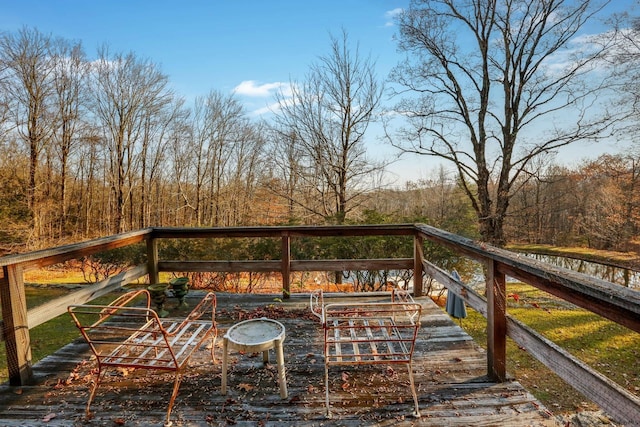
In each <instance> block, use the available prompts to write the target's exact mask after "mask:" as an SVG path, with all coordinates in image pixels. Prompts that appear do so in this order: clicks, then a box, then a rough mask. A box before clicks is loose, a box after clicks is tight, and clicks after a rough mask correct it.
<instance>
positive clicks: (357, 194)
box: [0, 0, 640, 254]
mask: <svg viewBox="0 0 640 427" xmlns="http://www.w3.org/2000/svg"><path fill="white" fill-rule="evenodd" d="M503 3H504V2H501V1H485V0H473V1H471V2H466V3H465V4H464V5H462V4H460V3H456V2H455V1H454V0H413V1H412V2H411V4H410V6H409V7H408V8H407V9H406V10H404V11H403V12H402V13H401V14H399V15H398V16H397V18H396V23H397V27H398V32H397V35H396V40H397V42H398V49H399V51H401V52H403V53H404V54H405V59H404V60H402V61H400V62H399V64H398V65H397V67H396V68H394V70H393V71H392V72H391V74H390V75H389V76H385V77H384V78H381V77H379V76H377V74H376V64H375V61H374V60H373V59H372V58H371V56H370V55H364V54H362V53H361V52H360V50H359V47H358V44H357V43H355V44H354V43H352V42H351V41H350V40H349V36H348V33H347V30H346V29H343V30H342V32H341V33H340V35H339V36H333V35H332V36H331V37H330V43H329V52H328V53H327V54H326V55H321V56H318V59H317V61H316V62H314V63H312V64H311V65H310V66H309V68H308V73H307V74H306V75H305V77H304V78H302V79H301V80H299V81H291V84H290V88H291V91H290V92H284V91H280V92H278V94H277V95H276V101H277V102H278V104H279V105H280V108H279V109H278V110H277V111H274V113H273V117H272V118H271V119H270V120H268V121H267V120H255V119H252V118H251V117H250V116H249V114H248V113H247V112H246V111H245V109H244V108H243V106H242V104H241V102H240V101H239V100H238V98H237V97H236V96H235V95H234V94H225V93H222V92H221V91H219V90H215V89H212V90H211V91H210V92H209V93H207V94H204V95H202V96H198V97H196V99H195V100H194V101H193V102H192V103H189V104H188V103H187V101H186V100H185V99H184V98H183V97H182V96H180V95H179V94H177V93H175V92H174V91H173V90H172V89H171V87H170V84H169V83H170V81H169V78H168V76H167V75H165V74H163V73H162V71H161V70H160V68H159V66H158V65H157V64H155V63H154V62H153V61H151V60H149V59H143V58H140V57H139V56H137V55H136V54H135V53H133V52H129V53H121V52H112V51H111V50H110V48H109V46H108V45H103V46H102V47H100V48H98V49H97V54H96V58H95V59H94V60H89V59H88V57H87V54H86V52H85V51H84V48H83V47H82V43H81V42H77V41H71V40H67V39H63V38H60V37H57V36H54V35H47V34H43V33H42V32H40V31H39V30H37V29H36V28H30V27H23V28H22V29H20V30H18V31H13V32H0V162H1V163H0V219H1V220H2V224H3V226H2V227H0V254H8V253H14V252H21V251H27V250H34V249H40V248H44V247H48V246H52V245H58V244H64V243H69V242H74V241H80V240H85V239H88V238H95V237H100V236H104V235H111V234H116V233H121V232H126V231H130V230H135V229H140V228H144V227H148V226H193V227H204V226H242V225H294V224H305V225H309V224H359V223H405V222H424V223H428V224H430V225H433V226H436V227H439V228H442V229H445V230H448V231H451V232H453V233H457V234H461V235H464V236H467V237H471V238H476V239H480V240H482V241H486V242H488V243H491V244H495V245H498V246H503V245H505V244H506V243H508V242H529V243H546V244H552V245H557V246H572V245H583V246H589V247H593V248H597V249H610V250H619V251H629V250H636V249H637V248H638V247H639V245H640V191H638V183H639V180H640V146H638V144H637V143H632V145H631V149H630V150H629V151H628V152H626V153H624V154H619V155H610V154H607V155H602V156H600V157H598V158H595V159H587V160H584V161H583V162H582V163H581V164H578V165H575V166H572V167H569V166H563V165H559V164H557V163H556V162H555V158H554V153H555V152H556V151H557V150H558V149H559V148H561V147H564V146H567V145H569V144H574V143H579V142H581V141H596V142H597V141H598V140H601V139H605V138H609V139H611V138H614V139H615V138H625V139H626V140H629V141H634V140H635V139H636V135H637V130H638V129H637V120H636V117H637V111H636V104H637V99H638V94H639V93H640V91H639V90H638V89H639V88H638V83H636V81H637V79H636V77H637V72H636V70H637V69H638V67H637V64H638V62H637V61H638V59H640V48H638V46H640V43H638V42H640V37H638V36H639V35H640V33H638V27H637V25H636V23H637V22H636V21H635V20H634V19H632V18H629V17H623V16H619V17H609V18H610V21H609V23H610V24H609V25H610V31H607V32H606V33H604V34H600V35H598V36H592V37H591V38H590V40H589V43H588V44H587V47H584V48H582V49H576V46H575V39H576V38H577V35H578V34H579V31H580V30H581V29H582V28H583V27H584V26H585V25H586V24H587V23H588V22H590V21H591V20H593V19H596V18H598V19H600V18H602V16H601V15H600V14H601V13H602V10H603V9H602V5H601V4H596V3H595V2H592V1H589V0H582V1H577V2H576V1H561V0H556V1H551V2H549V1H545V2H543V1H540V0H534V1H529V2H527V4H528V5H530V7H528V8H525V9H523V8H518V7H517V4H518V3H519V2H507V3H504V4H503ZM614 18H615V19H614ZM465 37H466V38H465ZM469 37H471V38H472V39H473V40H475V42H474V43H477V45H476V44H474V45H473V46H472V47H469V45H468V40H469ZM572 43H574V44H573V45H572ZM569 51H570V53H571V55H572V56H571V57H570V58H569V57H568V56H567V60H566V61H565V62H563V63H562V64H561V65H558V64H554V65H555V66H554V67H551V66H550V63H551V62H552V61H557V58H558V56H560V54H561V53H566V52H569ZM385 96H388V97H389V99H390V100H391V101H393V102H395V104H394V105H393V106H392V107H391V108H390V107H385V106H384V105H383V104H385V103H384V102H383V99H384V97H385ZM376 122H381V123H382V124H383V127H384V130H385V139H386V140H387V142H388V143H389V144H391V145H392V146H394V147H396V148H397V149H398V152H399V153H413V154H416V155H425V156H431V157H435V158H438V159H440V160H442V161H443V162H444V163H447V164H448V166H450V169H445V168H444V167H443V166H440V168H438V169H436V170H433V171H431V175H430V177H428V178H425V179H421V180H418V181H415V182H408V183H406V185H405V186H404V188H402V189H398V188H395V189H394V188H389V186H388V185H386V183H385V174H386V172H387V171H388V170H389V169H390V168H392V167H393V166H392V162H389V161H385V160H381V161H380V160H374V159H372V158H371V156H370V155H369V153H368V152H367V143H368V141H370V138H371V136H370V134H371V131H370V125H371V124H373V123H376ZM532 130H536V132H532ZM532 135H533V136H532Z"/></svg>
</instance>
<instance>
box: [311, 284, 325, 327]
mask: <svg viewBox="0 0 640 427" xmlns="http://www.w3.org/2000/svg"><path fill="white" fill-rule="evenodd" d="M309 308H310V309H311V313H312V314H313V315H314V316H316V317H317V318H318V319H320V322H322V323H324V320H325V319H324V317H325V316H324V297H323V294H322V289H317V290H315V291H313V292H311V295H310V296H309Z"/></svg>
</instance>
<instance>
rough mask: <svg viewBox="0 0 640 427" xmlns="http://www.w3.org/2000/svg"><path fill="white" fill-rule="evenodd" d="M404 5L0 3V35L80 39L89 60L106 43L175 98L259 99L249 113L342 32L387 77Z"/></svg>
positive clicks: (264, 0) (362, 0)
mask: <svg viewBox="0 0 640 427" xmlns="http://www.w3.org/2000/svg"><path fill="white" fill-rule="evenodd" d="M407 4H408V0H321V1H307V0H208V1H207V0H182V1H177V0H172V1H167V0H153V1H150V0H126V1H125V0H109V1H99V0H19V1H16V0H0V10H1V12H0V29H4V30H9V31H11V30H16V29H19V28H20V27H22V26H23V25H28V26H31V27H36V28H37V29H38V30H40V31H41V32H43V33H47V34H48V33H51V34H52V35H54V36H61V37H64V38H67V39H71V40H80V41H82V43H83V45H84V47H85V50H86V52H87V54H88V55H89V56H90V57H92V56H95V52H96V50H97V47H98V46H100V45H101V44H103V43H107V44H108V45H109V47H110V50H112V51H117V52H123V53H127V52H129V51H133V52H135V53H136V55H138V56H139V57H142V58H149V59H150V60H152V61H153V62H155V63H157V64H159V65H160V66H161V69H162V71H163V72H164V73H166V74H168V75H169V77H170V79H171V82H172V84H173V86H174V88H175V89H176V91H177V92H178V93H180V94H182V95H183V96H185V97H187V98H188V99H191V98H194V97H195V96H198V95H206V94H207V93H208V92H209V91H210V90H211V89H216V90H221V91H224V92H227V91H231V90H234V89H235V88H239V89H244V92H242V91H241V94H243V95H256V96H255V98H256V99H253V100H250V99H246V102H247V104H248V107H250V108H253V107H260V106H264V105H265V103H266V102H267V100H266V99H265V98H266V97H267V95H270V94H272V93H273V90H274V88H275V87H277V83H283V82H285V83H286V82H289V81H290V79H302V78H303V77H304V74H305V73H306V72H307V70H308V66H309V65H310V64H311V63H312V62H313V61H314V60H315V59H316V58H318V57H319V56H321V55H325V54H327V53H328V51H329V42H330V35H335V36H339V35H340V34H341V31H342V29H343V28H344V29H346V31H347V32H348V34H349V40H350V41H351V42H353V43H356V42H357V43H359V44H360V49H361V52H362V53H364V54H371V55H372V57H373V58H374V59H376V61H377V63H378V66H379V77H381V78H384V77H386V75H387V74H388V72H389V70H390V69H391V67H392V66H393V65H394V64H395V63H397V59H398V54H397V53H396V50H395V44H394V42H393V40H392V35H393V32H394V29H393V27H392V26H391V17H390V14H391V13H392V11H393V10H394V9H397V8H401V7H405V6H406V5H407ZM243 82H244V84H242V83H243ZM241 84H242V85H241ZM263 85H265V86H263ZM269 88H271V90H266V89H269ZM247 98H249V96H247ZM260 98H262V100H260ZM261 101H262V105H260V104H261Z"/></svg>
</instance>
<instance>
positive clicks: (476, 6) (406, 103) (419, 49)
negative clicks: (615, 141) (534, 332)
mask: <svg viewBox="0 0 640 427" xmlns="http://www.w3.org/2000/svg"><path fill="white" fill-rule="evenodd" d="M605 3H606V2H605ZM601 7H602V5H599V6H598V5H595V4H593V2H592V1H590V0H579V1H569V0H489V1H487V0H467V1H457V0H413V1H412V2H411V6H410V7H409V8H408V9H406V10H405V11H404V12H403V13H402V14H400V15H399V18H398V24H399V37H398V40H399V47H400V49H401V50H403V51H404V52H406V53H407V54H408V55H407V59H406V61H405V62H403V63H401V64H399V65H398V66H397V67H396V69H395V70H394V72H393V73H392V78H393V79H394V80H395V81H396V82H397V83H398V84H399V85H400V88H401V89H400V90H401V91H403V92H404V93H405V94H411V95H412V96H406V97H405V98H404V99H403V100H402V101H401V102H400V104H399V105H398V110H401V111H402V112H403V114H404V115H405V116H406V117H407V118H408V121H409V126H407V127H405V128H404V129H403V130H402V132H401V133H400V135H399V139H396V140H393V141H392V143H393V144H394V145H396V146H397V147H399V148H400V149H401V150H403V151H405V152H411V153H418V154H425V155H430V156H436V157H438V158H441V159H444V160H445V161H447V162H450V163H451V164H453V166H454V168H455V170H456V171H457V174H458V176H459V182H460V184H461V185H462V187H463V188H464V191H465V192H466V194H467V196H468V197H469V199H470V201H471V203H472V204H473V207H474V210H475V211H476V214H477V217H478V224H479V231H480V234H481V236H482V238H483V239H484V240H485V241H488V242H491V243H494V244H498V245H502V244H504V243H505V236H504V232H503V226H504V221H505V216H506V215H507V212H508V208H509V202H510V200H511V198H512V197H513V195H514V192H515V188H514V183H517V182H519V181H518V180H519V178H521V175H522V174H523V173H524V172H526V171H527V169H528V168H530V167H531V166H532V160H533V159H535V158H536V157H537V156H539V155H541V154H544V153H548V152H552V151H554V150H556V149H558V148H560V147H563V146H566V145H568V144H571V143H573V142H576V141H581V140H585V139H588V138H592V139H594V138H597V137H599V136H603V131H604V130H605V129H607V128H608V126H610V125H611V123H612V121H611V116H610V115H609V113H608V112H607V111H606V110H605V109H604V108H599V109H598V108H596V107H602V105H601V104H600V105H598V101H599V100H602V99H603V98H602V97H601V98H599V99H598V94H600V93H601V91H603V90H605V88H606V85H607V81H606V78H605V77H606V76H603V75H598V74H597V71H598V70H597V68H596V65H598V60H599V59H600V58H601V57H602V55H603V53H605V52H606V51H607V49H608V48H609V47H610V45H609V43H608V41H607V40H605V39H604V38H595V37H592V38H590V39H588V40H585V41H586V42H587V43H584V44H583V45H580V44H579V43H578V40H577V37H576V36H577V35H578V31H579V30H580V29H581V28H582V27H583V26H584V24H585V23H586V22H588V21H589V20H591V19H594V15H595V14H596V13H598V12H599V11H601ZM527 131H528V132H529V133H527ZM520 181H521V180H520Z"/></svg>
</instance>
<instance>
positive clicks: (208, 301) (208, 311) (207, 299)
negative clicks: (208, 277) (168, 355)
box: [168, 292, 218, 335]
mask: <svg viewBox="0 0 640 427" xmlns="http://www.w3.org/2000/svg"><path fill="white" fill-rule="evenodd" d="M217 305H218V303H217V300H216V294H214V293H213V292H209V293H208V294H206V295H205V296H204V298H202V300H201V301H200V302H199V303H198V305H196V306H195V307H194V308H193V310H191V313H189V314H188V315H187V317H186V318H185V319H184V320H183V321H182V323H180V325H179V326H178V327H177V328H176V329H175V331H174V332H172V333H169V334H168V335H175V334H176V333H177V332H178V331H180V330H181V329H182V328H183V327H185V325H188V324H189V323H190V322H193V321H196V320H200V319H202V320H204V318H207V320H208V317H209V316H211V324H212V325H213V326H214V327H215V326H216V307H217Z"/></svg>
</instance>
